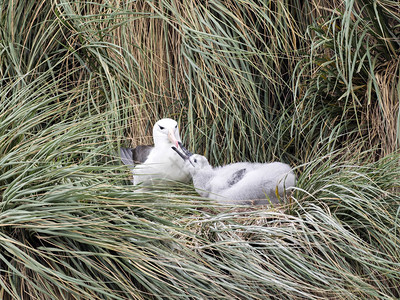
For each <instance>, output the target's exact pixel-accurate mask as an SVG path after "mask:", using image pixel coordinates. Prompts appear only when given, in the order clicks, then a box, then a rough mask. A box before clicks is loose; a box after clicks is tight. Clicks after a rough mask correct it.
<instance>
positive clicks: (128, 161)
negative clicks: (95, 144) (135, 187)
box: [119, 148, 135, 168]
mask: <svg viewBox="0 0 400 300" xmlns="http://www.w3.org/2000/svg"><path fill="white" fill-rule="evenodd" d="M119 154H120V157H121V161H122V162H123V163H124V165H127V166H131V167H132V168H133V167H134V166H135V162H134V161H133V149H132V148H121V149H120V151H119Z"/></svg>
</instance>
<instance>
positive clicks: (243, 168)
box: [174, 145, 296, 204]
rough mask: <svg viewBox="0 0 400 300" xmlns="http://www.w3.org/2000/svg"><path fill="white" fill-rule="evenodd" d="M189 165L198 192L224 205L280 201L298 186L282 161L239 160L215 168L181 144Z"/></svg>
mask: <svg viewBox="0 0 400 300" xmlns="http://www.w3.org/2000/svg"><path fill="white" fill-rule="evenodd" d="M181 149H182V150H183V151H184V152H185V154H182V153H181V152H180V151H178V150H177V149H174V150H175V151H176V152H177V153H179V154H180V155H181V157H182V158H183V159H184V160H185V161H186V168H187V170H188V171H189V172H190V174H191V176H192V178H193V185H194V187H195V189H196V191H197V192H198V193H199V194H200V195H201V196H202V197H207V198H211V199H215V200H217V201H218V202H219V203H224V204H268V203H279V198H280V197H283V196H284V193H285V190H286V191H287V190H289V189H290V188H292V187H294V186H295V183H296V179H295V175H294V173H293V170H292V168H291V167H290V166H289V165H287V164H284V163H281V162H272V163H249V162H239V163H234V164H229V165H226V166H222V167H216V168H213V167H212V166H211V165H210V164H209V163H208V160H207V158H205V157H204V156H202V155H199V154H191V153H190V152H189V151H187V150H186V148H184V147H183V146H182V145H181Z"/></svg>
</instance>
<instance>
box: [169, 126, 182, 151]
mask: <svg viewBox="0 0 400 300" xmlns="http://www.w3.org/2000/svg"><path fill="white" fill-rule="evenodd" d="M168 139H169V141H170V142H171V143H172V144H173V145H174V146H175V147H176V148H179V143H178V140H177V139H176V137H175V134H174V131H173V130H172V129H169V130H168Z"/></svg>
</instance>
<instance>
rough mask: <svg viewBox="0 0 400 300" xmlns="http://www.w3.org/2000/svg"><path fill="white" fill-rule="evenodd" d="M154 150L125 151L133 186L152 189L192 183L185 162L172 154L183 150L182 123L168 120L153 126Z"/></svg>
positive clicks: (122, 155) (152, 147)
mask: <svg viewBox="0 0 400 300" xmlns="http://www.w3.org/2000/svg"><path fill="white" fill-rule="evenodd" d="M153 141H154V146H149V145H139V146H137V147H136V148H134V149H130V148H121V152H120V154H121V160H122V162H123V163H124V164H126V165H129V166H131V168H132V174H133V180H132V182H133V184H134V185H137V184H141V185H143V186H152V185H155V184H158V183H162V184H165V183H168V182H170V183H171V182H173V181H180V182H189V181H190V179H191V176H190V174H189V171H188V170H187V169H186V168H185V167H184V166H185V162H184V161H183V160H182V159H181V158H180V157H179V155H178V154H177V153H176V152H175V151H174V150H172V148H171V147H172V146H174V147H176V148H179V143H180V142H181V137H180V135H179V128H178V123H177V122H176V121H174V120H172V119H169V118H164V119H161V120H159V121H157V122H156V123H155V124H154V126H153Z"/></svg>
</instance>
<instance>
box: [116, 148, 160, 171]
mask: <svg viewBox="0 0 400 300" xmlns="http://www.w3.org/2000/svg"><path fill="white" fill-rule="evenodd" d="M153 148H154V146H150V145H139V146H136V147H135V148H121V149H120V156H121V160H122V162H123V163H124V164H125V165H127V166H130V167H131V168H133V167H134V166H135V165H136V164H142V163H144V162H145V161H146V160H147V158H148V157H149V154H150V152H151V150H152V149H153Z"/></svg>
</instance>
